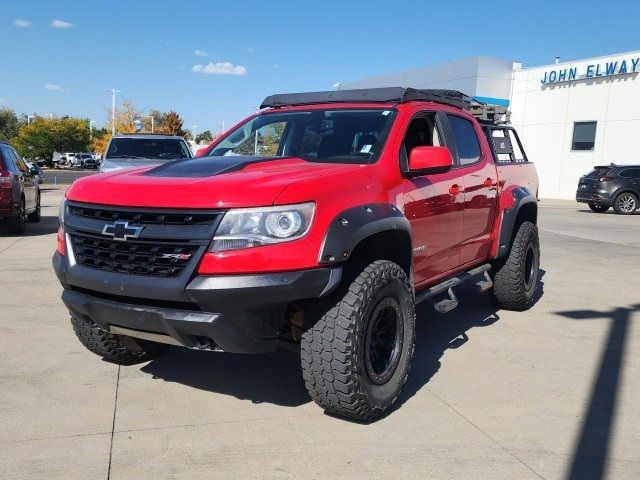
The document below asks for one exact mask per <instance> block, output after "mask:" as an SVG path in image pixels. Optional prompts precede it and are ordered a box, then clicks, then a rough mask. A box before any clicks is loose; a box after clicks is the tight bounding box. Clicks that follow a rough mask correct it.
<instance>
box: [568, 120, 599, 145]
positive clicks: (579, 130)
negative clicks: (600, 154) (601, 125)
mask: <svg viewBox="0 0 640 480" xmlns="http://www.w3.org/2000/svg"><path fill="white" fill-rule="evenodd" d="M596 124H597V122H575V123H574V124H573V140H572V141H571V150H578V151H580V150H593V147H594V146H595V144H596Z"/></svg>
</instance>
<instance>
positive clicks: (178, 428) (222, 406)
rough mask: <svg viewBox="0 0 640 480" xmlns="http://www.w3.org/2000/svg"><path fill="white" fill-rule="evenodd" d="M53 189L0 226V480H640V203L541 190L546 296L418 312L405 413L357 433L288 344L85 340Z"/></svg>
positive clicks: (463, 297)
mask: <svg viewBox="0 0 640 480" xmlns="http://www.w3.org/2000/svg"><path fill="white" fill-rule="evenodd" d="M61 195H62V191H61V190H58V189H47V190H45V191H43V204H44V208H43V216H44V217H43V221H42V222H41V223H40V224H29V225H28V231H27V235H26V236H24V237H11V236H8V235H7V234H6V233H2V234H0V265H1V271H2V275H0V305H1V306H2V308H1V309H0V405H1V406H2V408H0V477H3V478H78V479H84V478H92V479H93V478H113V479H125V478H140V479H142V478H154V479H159V478H269V479H271V478H275V479H280V478H318V479H325V478H366V479H371V478H416V479H423V478H451V479H460V478H480V479H482V478H486V479H497V478H499V479H509V478H513V479H528V478H531V479H539V478H545V479H562V478H572V479H590V478H592V479H597V478H612V479H634V480H635V479H637V478H640V406H639V403H638V398H640V375H638V368H639V367H640V353H639V352H640V348H639V347H640V326H639V322H640V295H639V294H638V287H637V284H638V278H640V262H639V261H638V260H639V258H640V257H639V255H640V248H639V247H640V241H639V240H638V239H640V215H636V216H632V217H621V216H617V215H611V214H593V213H591V212H590V211H587V210H585V209H583V208H582V207H579V206H577V205H576V204H575V203H573V202H559V201H555V202H554V201H543V202H541V204H540V212H541V213H540V230H541V241H542V249H543V250H542V268H543V270H544V274H543V276H542V286H541V295H540V298H539V300H538V302H537V303H536V305H535V306H534V307H533V308H532V309H531V310H530V311H528V312H524V313H516V312H507V311H499V310H496V309H495V307H494V306H493V305H492V303H491V301H490V300H489V298H488V296H487V295H483V294H477V293H475V292H472V291H469V290H468V289H460V290H459V293H460V294H459V298H460V301H461V307H460V308H458V309H457V310H454V311H453V312H451V313H449V314H447V315H441V314H437V313H436V312H434V311H433V309H432V308H430V307H429V306H428V305H421V306H420V307H419V309H418V325H419V327H418V339H417V341H418V344H417V347H416V356H415V360H414V365H413V367H412V370H411V374H410V380H409V381H408V383H407V385H406V386H405V390H404V392H403V394H402V397H401V400H400V402H399V405H398V408H396V409H395V410H394V411H393V412H391V413H390V414H389V415H388V416H386V417H385V418H383V419H382V420H380V421H378V422H376V423H373V424H369V425H364V424H358V423H353V422H348V421H345V420H342V419H338V418H334V417H331V416H328V415H325V414H323V412H322V411H321V410H320V409H319V408H318V407H317V406H316V405H315V404H313V402H311V401H310V399H309V397H308V396H307V394H306V391H305V389H304V385H303V382H302V378H301V373H300V367H299V365H298V361H297V358H296V356H295V355H294V354H291V353H286V352H281V353H276V354H270V355H261V356H242V355H232V354H215V353H205V352H195V351H189V350H186V349H179V348H173V347H172V348H170V349H169V350H168V351H167V352H166V353H165V354H164V355H163V356H161V357H159V358H158V359H156V360H154V361H151V362H148V363H146V364H141V365H137V366H131V367H118V366H115V365H112V364H109V363H106V362H103V361H102V360H101V359H99V358H98V357H96V356H94V355H92V354H91V353H89V352H88V351H86V350H85V349H84V348H83V347H82V346H81V345H80V343H79V342H78V341H77V340H76V339H75V337H74V335H73V332H72V330H71V327H70V324H69V322H68V315H67V312H66V309H65V308H64V306H63V305H62V303H61V302H60V300H59V294H60V291H61V288H60V286H59V285H58V283H57V280H56V279H55V276H54V274H53V271H52V270H51V263H50V258H51V254H52V251H53V249H54V247H55V230H56V228H57V218H56V217H57V204H58V203H59V201H60V199H61Z"/></svg>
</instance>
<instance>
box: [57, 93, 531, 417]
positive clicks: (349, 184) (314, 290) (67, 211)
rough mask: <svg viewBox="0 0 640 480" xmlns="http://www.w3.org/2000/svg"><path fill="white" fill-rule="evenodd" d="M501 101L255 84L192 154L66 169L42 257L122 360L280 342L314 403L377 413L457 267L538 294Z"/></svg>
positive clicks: (496, 289)
mask: <svg viewBox="0 0 640 480" xmlns="http://www.w3.org/2000/svg"><path fill="white" fill-rule="evenodd" d="M503 113H508V112H500V111H499V107H492V106H489V105H484V104H478V103H476V102H474V101H473V100H471V99H470V98H469V97H467V96H465V95H463V94H461V93H460V92H455V91H448V90H414V89H404V88H399V87H398V88H381V89H366V90H342V91H334V92H311V93H301V94H283V95H272V96H270V97H267V99H265V101H264V102H263V104H262V110H261V111H259V112H258V113H256V114H255V115H253V116H251V117H250V118H248V119H247V120H245V121H243V122H241V123H240V124H238V125H237V126H235V127H234V128H232V129H231V130H230V131H229V132H227V133H226V134H225V135H223V136H222V137H221V138H219V139H217V140H216V141H215V142H214V143H213V144H212V145H211V146H210V147H209V149H208V151H207V152H205V156H203V157H201V158H195V159H183V160H176V161H172V162H168V163H165V164H163V165H160V166H156V167H154V168H150V167H144V168H136V169H130V170H128V171H119V172H112V173H108V174H101V175H95V176H91V177H85V178H82V179H79V180H77V181H76V182H74V183H73V185H72V186H71V187H70V188H69V190H68V191H67V194H66V198H65V200H64V202H63V203H62V205H61V208H60V229H59V231H58V235H57V251H56V252H55V254H54V257H53V265H54V268H55V271H56V274H57V276H58V278H59V280H60V282H61V283H62V285H63V287H64V291H63V293H62V301H63V302H64V303H65V305H66V306H67V307H68V309H69V311H70V313H71V323H72V325H73V328H74V330H75V333H76V335H77V336H78V338H79V339H80V341H81V342H82V343H83V344H84V345H85V347H87V348H88V349H89V350H91V351H92V352H94V353H96V354H98V355H100V356H101V357H103V358H105V359H107V360H110V361H114V362H120V363H125V364H131V363H135V362H141V361H145V360H149V359H151V358H153V357H154V356H156V355H158V354H160V353H161V352H162V350H163V349H164V348H166V346H167V345H179V346H183V347H187V348H192V349H200V350H212V351H216V350H217V351H225V352H238V353H263V352H270V351H274V350H275V349H277V348H279V347H289V348H292V349H295V350H297V351H299V355H300V360H301V363H302V373H303V376H304V382H305V384H306V387H307V389H308V391H309V394H310V396H311V397H312V398H313V399H314V400H315V401H316V402H317V403H318V404H319V405H320V406H321V407H323V408H324V409H326V410H327V411H330V412H332V413H334V414H338V415H342V416H346V417H351V418H355V419H360V420H374V419H376V418H378V417H380V416H381V415H383V414H384V413H385V411H387V410H388V409H389V407H390V406H391V405H392V404H393V403H394V401H395V400H396V398H397V397H398V395H399V393H400V391H401V389H402V386H403V384H404V383H405V380H406V379H407V374H408V371H409V366H410V364H411V359H412V356H413V350H414V341H415V332H416V316H415V305H416V303H418V302H421V301H429V302H431V303H433V305H434V307H435V308H436V309H437V310H438V311H440V312H447V311H449V310H451V309H452V308H454V307H456V306H457V304H458V300H457V298H456V296H455V294H454V292H453V287H454V286H455V285H457V284H459V283H460V282H463V281H471V282H473V283H475V284H476V286H477V288H478V289H480V290H486V291H488V292H490V293H491V294H492V295H493V296H494V297H495V299H496V301H497V304H498V305H499V306H500V307H501V308H505V309H514V310H524V309H527V308H529V307H530V306H531V304H532V302H533V300H534V298H535V297H534V293H535V291H536V285H537V281H538V267H539V260H540V247H539V242H538V229H537V226H536V220H537V209H538V204H537V191H538V178H537V174H536V171H535V168H534V165H533V164H532V163H531V162H529V161H528V160H527V157H526V155H525V152H524V150H523V148H522V144H521V142H520V140H519V138H518V135H517V134H516V132H515V131H514V130H513V128H511V127H509V126H508V125H507V124H505V123H504V115H502V114H503ZM478 118H479V119H480V120H478Z"/></svg>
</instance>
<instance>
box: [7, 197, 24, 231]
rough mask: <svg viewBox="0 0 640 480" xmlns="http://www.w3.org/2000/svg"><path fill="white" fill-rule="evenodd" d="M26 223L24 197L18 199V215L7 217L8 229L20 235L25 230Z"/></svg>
mask: <svg viewBox="0 0 640 480" xmlns="http://www.w3.org/2000/svg"><path fill="white" fill-rule="evenodd" d="M26 223H27V213H26V207H25V204H24V198H23V199H22V200H21V201H20V210H19V211H18V215H16V216H15V217H11V218H9V220H7V224H8V227H9V231H10V232H11V233H15V234H17V235H22V234H23V233H24V232H25V230H26Z"/></svg>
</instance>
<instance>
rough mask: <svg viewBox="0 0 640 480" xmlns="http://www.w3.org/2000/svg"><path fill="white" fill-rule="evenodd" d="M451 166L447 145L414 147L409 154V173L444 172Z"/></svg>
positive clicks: (451, 160)
mask: <svg viewBox="0 0 640 480" xmlns="http://www.w3.org/2000/svg"><path fill="white" fill-rule="evenodd" d="M451 167H453V158H451V152H449V149H448V148H447V147H414V148H413V150H411V154H410V155H409V174H411V175H426V174H428V173H444V172H446V171H448V170H450V169H451Z"/></svg>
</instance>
